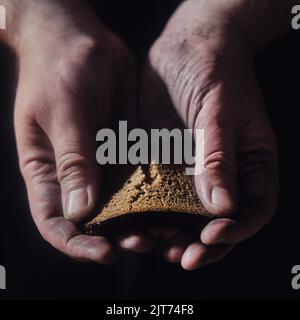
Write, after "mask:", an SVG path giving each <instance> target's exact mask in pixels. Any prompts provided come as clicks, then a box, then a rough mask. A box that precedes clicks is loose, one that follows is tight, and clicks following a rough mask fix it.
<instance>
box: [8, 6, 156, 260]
mask: <svg viewBox="0 0 300 320" xmlns="http://www.w3.org/2000/svg"><path fill="white" fill-rule="evenodd" d="M5 5H6V7H7V11H8V15H9V18H10V21H11V20H13V19H14V24H13V25H11V26H9V28H10V29H9V30H8V33H7V34H6V36H5V37H3V38H4V40H5V41H6V42H7V44H9V45H11V46H12V47H13V48H14V49H15V51H16V53H17V56H18V60H19V79H18V88H17V96H16V103H15V131H16V139H17V146H18V153H19V160H20V167H21V171H22V174H23V176H24V178H25V182H26V187H27V191H28V197H29V202H30V208H31V211H32V215H33V218H34V221H35V223H36V225H37V227H38V229H39V231H40V232H41V234H42V236H43V237H44V238H45V239H46V240H47V241H49V242H50V243H51V244H52V245H53V246H54V247H55V248H57V249H59V250H60V251H62V252H63V253H65V254H66V255H68V256H70V257H72V258H74V259H78V260H82V261H95V262H99V263H104V264H106V263H111V262H112V261H113V259H114V256H115V253H116V252H115V251H116V250H115V249H116V248H113V246H112V244H111V243H110V242H109V241H108V240H107V239H106V238H104V237H100V236H87V235H83V234H81V232H80V231H79V230H78V228H77V227H76V224H75V223H77V222H79V221H81V220H82V219H86V218H87V217H88V216H89V215H90V214H91V212H92V211H93V210H94V209H95V207H96V206H97V203H98V201H99V199H100V197H101V193H102V191H101V188H105V186H103V185H102V186H101V185H100V183H99V182H100V181H101V176H100V175H99V165H98V164H97V163H96V132H97V130H99V129H101V128H103V127H104V126H108V125H109V124H108V123H107V121H108V119H109V115H110V114H111V113H112V112H114V113H115V112H119V111H120V112H122V109H123V114H124V113H126V114H128V113H129V112H130V111H129V110H124V109H125V108H130V107H131V108H134V95H135V87H134V77H135V75H134V63H133V59H132V57H131V55H130V53H129V51H128V49H127V48H126V47H125V46H124V45H123V43H122V42H121V40H120V39H119V38H117V37H116V36H115V35H114V34H113V33H111V32H110V31H108V30H107V29H106V28H105V27H103V25H102V24H101V23H100V22H99V21H98V20H97V18H96V17H95V16H94V14H93V13H92V12H91V11H90V10H89V8H87V7H86V6H85V5H84V4H82V3H81V2H80V1H68V0H66V1H47V0H46V1H37V0H29V1H26V2H23V1H9V2H7V3H5ZM10 15H11V16H10ZM116 242H117V243H118V245H119V247H120V248H123V249H128V250H133V251H135V252H142V251H145V250H147V249H149V248H150V246H151V239H150V237H149V236H147V235H143V234H141V233H140V232H137V233H131V234H126V235H123V236H120V237H118V239H116Z"/></svg>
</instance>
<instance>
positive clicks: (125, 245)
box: [116, 232, 153, 253]
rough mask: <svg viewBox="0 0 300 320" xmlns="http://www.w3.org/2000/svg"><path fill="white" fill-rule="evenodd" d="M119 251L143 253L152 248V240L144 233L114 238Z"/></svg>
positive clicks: (133, 233)
mask: <svg viewBox="0 0 300 320" xmlns="http://www.w3.org/2000/svg"><path fill="white" fill-rule="evenodd" d="M116 240H117V244H118V245H119V247H120V248H121V249H124V250H131V251H133V252H136V253H144V252H147V251H149V250H151V249H152V248H153V240H152V238H151V237H150V236H149V235H147V234H146V233H142V232H132V233H129V234H123V235H120V236H118V237H117V238H116Z"/></svg>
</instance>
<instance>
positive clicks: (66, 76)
mask: <svg viewBox="0 0 300 320" xmlns="http://www.w3.org/2000/svg"><path fill="white" fill-rule="evenodd" d="M282 2H283V1H276V0H275V1H249V0H229V1H225V0H220V1H217V0H212V1H204V0H188V1H183V3H182V5H181V6H179V8H178V9H177V10H176V12H175V13H174V14H173V16H172V17H171V18H170V21H169V22H168V24H167V26H166V27H165V29H164V30H163V32H162V34H161V35H160V36H159V38H158V39H157V40H156V41H155V43H154V44H153V46H152V48H151V49H150V51H149V56H148V59H147V63H146V65H145V68H144V70H143V74H142V79H143V81H142V84H141V96H140V108H141V110H142V114H143V117H145V119H149V121H150V123H148V125H150V126H151V125H152V126H153V128H157V127H158V126H165V127H172V126H175V121H176V120H175V118H176V117H175V115H176V116H179V118H180V119H181V121H183V122H184V124H185V126H186V127H188V128H191V129H204V130H205V170H204V173H203V174H202V175H201V176H196V177H195V186H196V189H197V192H198V195H199V197H200V199H201V201H202V202H203V204H204V205H205V207H206V208H207V210H208V211H210V212H211V213H212V214H214V215H215V216H216V218H217V219H216V220H215V221H213V222H211V223H209V224H208V225H207V226H206V227H205V228H204V230H203V231H202V232H199V234H197V235H191V234H184V233H183V232H181V231H180V230H173V229H169V228H166V229H165V230H150V231H149V232H148V231H147V232H146V231H143V230H139V231H137V232H135V233H131V234H124V235H121V236H118V237H116V239H114V243H115V245H113V244H112V243H111V242H110V241H109V240H108V239H106V238H104V237H92V236H86V235H83V234H81V233H80V231H79V230H78V229H77V227H76V225H75V223H77V222H79V221H82V220H83V219H85V218H87V217H88V216H89V215H90V214H91V212H92V211H93V209H95V207H96V206H97V201H98V199H99V197H101V188H103V187H105V186H102V185H101V172H100V171H99V166H98V165H97V163H96V159H95V150H96V145H95V143H96V141H95V136H96V132H97V131H98V130H99V129H101V128H103V127H109V125H110V123H109V121H110V116H111V114H114V115H115V114H120V115H122V117H124V115H125V116H126V117H128V118H129V117H130V116H131V115H132V114H134V113H135V111H136V110H135V108H136V92H137V91H138V89H139V88H137V87H136V83H135V77H136V70H135V63H134V59H133V57H132V55H131V53H130V52H129V50H128V49H127V48H126V46H125V44H124V43H123V42H122V41H121V40H120V39H119V38H118V37H117V36H116V35H115V34H113V33H112V32H111V31H110V30H108V29H107V28H106V27H105V26H103V24H102V23H101V22H100V21H99V19H98V18H97V17H96V16H95V15H94V13H93V12H92V10H91V9H90V8H89V7H88V6H86V5H85V4H84V1H68V0H63V1H50V0H49V1H48V0H44V1H38V0H26V1H20V0H9V1H8V0H7V1H0V5H4V6H5V7H6V9H7V14H8V28H7V31H1V34H0V39H1V40H2V41H3V42H5V43H6V44H7V45H8V46H10V47H11V48H12V49H13V50H14V51H15V53H16V55H17V58H18V65H19V68H18V69H19V76H18V87H17V94H16V102H15V131H16V139H17V146H18V154H19V161H20V168H21V172H22V174H23V176H24V179H25V182H26V187H27V192H28V198H29V203H30V208H31V212H32V215H33V218H34V221H35V223H36V225H37V227H38V229H39V231H40V232H41V234H42V236H43V237H44V238H45V239H46V240H47V241H49V242H50V243H51V244H52V245H53V246H54V247H55V248H57V249H58V250H60V251H62V252H64V253H65V254H66V255H68V256H70V257H72V258H74V259H77V260H81V261H95V262H98V263H105V264H107V263H111V262H113V261H114V259H115V257H116V256H117V252H118V250H122V249H125V250H132V251H134V252H145V251H147V250H148V249H150V248H151V247H152V245H153V238H156V237H163V238H165V240H166V245H165V252H164V255H165V257H166V259H167V260H168V261H170V262H176V263H178V262H181V265H182V267H183V268H184V269H186V270H193V269H196V268H198V267H200V266H203V265H205V264H208V263H212V262H215V261H217V260H219V259H221V258H222V257H224V256H225V255H226V254H227V253H228V252H229V251H230V250H231V249H232V248H233V246H234V245H235V244H237V243H239V242H241V241H243V240H245V239H247V238H249V237H251V236H252V235H254V234H255V233H256V232H257V231H259V230H260V229H261V228H262V227H263V226H264V225H266V224H267V223H268V222H269V221H270V219H271V217H272V215H273V213H274V210H275V208H276V203H277V194H278V155H277V153H278V152H277V145H276V139H275V137H274V134H273V131H272V127H271V124H270V122H269V119H268V116H267V114H266V112H265V107H264V102H263V99H262V95H261V92H260V89H259V87H258V85H257V81H256V79H255V74H254V69H253V66H252V61H251V59H252V54H253V51H254V50H255V49H257V48H259V47H262V46H263V45H265V44H266V43H268V42H269V41H270V40H272V39H273V38H275V37H276V36H278V35H280V34H281V33H283V32H284V31H285V30H286V27H287V26H286V25H287V24H286V22H287V21H289V14H290V10H291V7H292V5H293V4H294V1H284V3H282ZM84 21H85V22H84ZM86 21H89V23H86ZM274 21H276V24H275V25H274ZM267 22H269V23H267ZM49 30H51V32H49ZM116 97H118V99H117V100H116ZM173 121H174V122H173Z"/></svg>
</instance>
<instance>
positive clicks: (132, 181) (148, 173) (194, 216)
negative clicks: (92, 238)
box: [84, 163, 212, 234]
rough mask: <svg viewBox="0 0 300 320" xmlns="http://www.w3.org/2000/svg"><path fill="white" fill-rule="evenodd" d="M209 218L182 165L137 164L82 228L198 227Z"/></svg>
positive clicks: (93, 231) (90, 230)
mask: <svg viewBox="0 0 300 320" xmlns="http://www.w3.org/2000/svg"><path fill="white" fill-rule="evenodd" d="M211 218H212V216H211V215H210V214H209V213H208V212H207V211H206V209H205V208H204V207H203V205H202V204H201V202H200V200H199V197H198V195H197V193H196V190H195V187H194V184H193V177H192V176H187V175H185V172H184V168H183V167H176V166H170V165H160V164H153V163H152V164H151V165H150V166H139V167H137V169H136V170H135V171H134V173H133V174H132V175H131V177H130V178H129V179H128V180H127V181H126V183H125V184H124V185H123V187H122V188H121V189H120V190H119V191H118V192H117V193H115V194H114V195H113V196H112V197H111V199H110V200H109V201H108V203H107V204H106V205H105V206H104V208H103V209H102V211H101V212H100V213H99V214H98V215H97V216H96V217H95V218H94V219H93V220H92V221H90V222H88V223H87V224H86V225H85V227H84V229H85V232H86V233H87V234H101V233H103V232H104V233H105V229H107V230H109V229H111V228H110V227H112V228H113V229H115V228H116V227H117V226H118V228H117V229H118V231H122V230H123V231H126V230H127V229H129V228H134V227H137V226H143V227H151V226H152V227H158V226H163V225H167V226H174V227H175V226H179V227H184V226H187V225H189V226H191V225H194V226H198V227H200V226H201V225H204V224H206V223H207V222H208V221H209V220H211Z"/></svg>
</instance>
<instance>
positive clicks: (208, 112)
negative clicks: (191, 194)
mask: <svg viewBox="0 0 300 320" xmlns="http://www.w3.org/2000/svg"><path fill="white" fill-rule="evenodd" d="M222 95H223V96H224V93H222V88H215V89H213V90H212V91H211V92H210V96H209V99H208V101H207V102H205V103H204V106H203V109H202V110H201V112H200V113H199V115H198V116H197V118H196V120H195V127H196V128H203V129H204V171H203V173H202V174H200V175H196V176H195V184H196V189H197V192H198V195H199V197H200V199H201V201H202V202H203V204H204V206H205V207H206V209H207V210H208V211H209V212H210V213H211V214H213V215H216V216H218V217H223V216H228V215H230V214H233V213H234V212H235V210H236V207H237V190H236V174H237V170H236V133H235V132H236V128H235V125H234V121H233V120H232V119H230V118H229V116H228V114H230V112H227V113H225V112H224V108H221V105H223V104H224V103H226V101H224V97H223V98H221V96H222ZM221 99H222V101H221ZM225 109H226V108H225ZM212 110H213V112H212ZM196 138H197V137H196ZM200 151H201V149H200V147H197V141H196V155H198V154H199V156H200Z"/></svg>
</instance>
